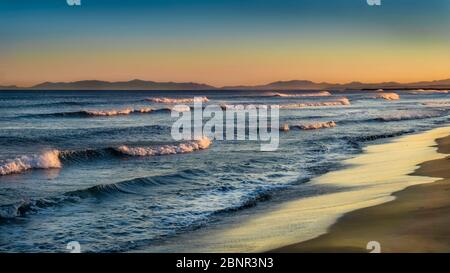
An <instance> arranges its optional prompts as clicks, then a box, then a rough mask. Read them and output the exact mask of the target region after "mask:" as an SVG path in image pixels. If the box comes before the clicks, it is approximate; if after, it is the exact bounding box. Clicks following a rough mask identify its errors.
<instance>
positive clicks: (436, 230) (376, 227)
mask: <svg viewBox="0 0 450 273" xmlns="http://www.w3.org/2000/svg"><path fill="white" fill-rule="evenodd" d="M435 141H436V143H437V152H438V153H440V154H444V155H446V157H445V158H441V159H434V160H430V161H424V162H422V163H421V164H419V167H418V169H416V170H415V171H414V172H413V173H411V174H410V176H411V177H413V176H423V177H428V178H429V177H434V178H438V179H437V181H435V182H433V183H425V184H419V185H413V186H409V187H407V188H406V189H403V190H401V191H397V192H394V193H393V194H392V196H394V197H395V199H394V200H392V201H390V202H387V203H383V204H380V205H375V206H372V207H367V208H362V209H358V210H355V211H351V212H349V213H346V214H344V215H343V216H342V217H340V218H339V219H338V220H337V222H336V223H335V224H333V225H332V226H331V227H330V228H329V230H328V232H327V233H325V234H323V235H320V236H318V237H316V238H313V239H310V240H307V241H303V242H299V243H294V244H291V245H287V246H283V247H280V248H276V249H274V250H271V251H270V252H272V253H302V252H313V253H340V252H362V253H367V252H369V250H367V249H366V246H367V243H368V242H370V241H376V242H379V243H380V246H381V252H394V253H395V252H408V253H410V252H411V253H413V252H448V251H450V230H449V229H448V226H449V225H450V198H449V197H450V196H449V194H450V157H448V156H447V155H448V154H450V135H449V136H447V137H443V138H437V139H436V140H435Z"/></svg>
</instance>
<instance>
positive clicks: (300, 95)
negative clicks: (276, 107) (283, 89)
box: [270, 91, 331, 98]
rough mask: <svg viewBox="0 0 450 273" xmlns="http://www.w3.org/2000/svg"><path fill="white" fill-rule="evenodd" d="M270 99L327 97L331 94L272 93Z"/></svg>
mask: <svg viewBox="0 0 450 273" xmlns="http://www.w3.org/2000/svg"><path fill="white" fill-rule="evenodd" d="M270 96H272V97H283V98H294V97H329V96H331V93H330V92H328V91H321V92H315V93H303V94H291V93H278V92H276V93H273V94H270Z"/></svg>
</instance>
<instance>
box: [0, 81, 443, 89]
mask: <svg viewBox="0 0 450 273" xmlns="http://www.w3.org/2000/svg"><path fill="white" fill-rule="evenodd" d="M0 89H3V90H5V89H11V90H14V89H21V90H30V89H31V90H261V91H266V90H274V91H280V90H325V89H328V90H364V89H450V79H446V80H437V81H422V82H414V83H398V82H382V83H362V82H350V83H346V84H335V83H327V82H321V83H316V82H312V81H306V80H291V81H277V82H272V83H269V84H265V85H255V86H247V85H240V86H224V87H215V86H211V85H207V84H201V83H195V82H181V83H177V82H154V81H143V80H132V81H124V82H108V81H99V80H85V81H76V82H44V83H41V84H38V85H35V86H32V87H17V86H0Z"/></svg>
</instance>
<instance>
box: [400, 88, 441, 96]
mask: <svg viewBox="0 0 450 273" xmlns="http://www.w3.org/2000/svg"><path fill="white" fill-rule="evenodd" d="M448 92H449V90H433V89H428V90H426V89H417V90H412V91H410V92H408V94H412V95H430V94H448Z"/></svg>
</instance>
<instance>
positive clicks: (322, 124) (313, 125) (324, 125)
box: [293, 121, 336, 130]
mask: <svg viewBox="0 0 450 273" xmlns="http://www.w3.org/2000/svg"><path fill="white" fill-rule="evenodd" d="M293 127H296V128H299V129H300V130H318V129H325V128H333V127H336V122H334V121H328V122H317V123H310V124H300V125H294V126H293Z"/></svg>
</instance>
